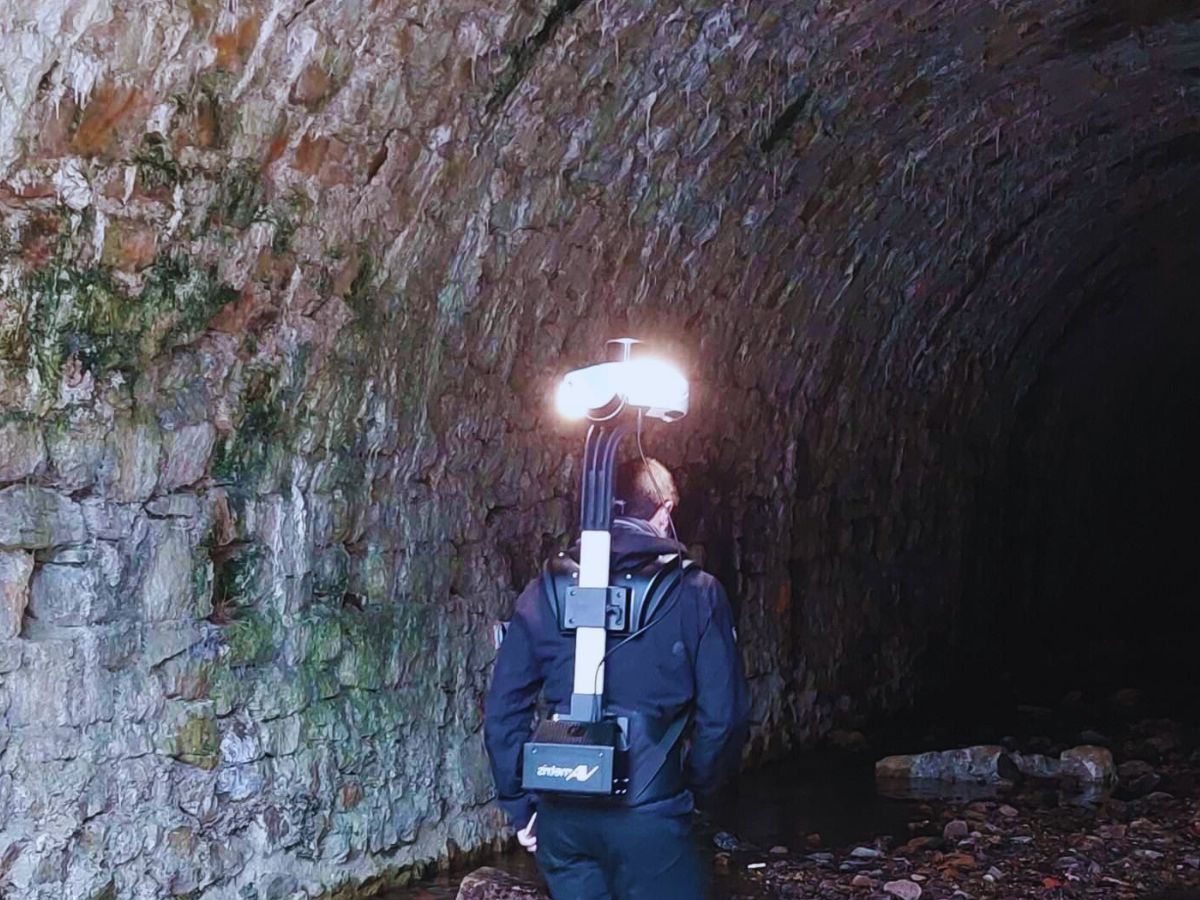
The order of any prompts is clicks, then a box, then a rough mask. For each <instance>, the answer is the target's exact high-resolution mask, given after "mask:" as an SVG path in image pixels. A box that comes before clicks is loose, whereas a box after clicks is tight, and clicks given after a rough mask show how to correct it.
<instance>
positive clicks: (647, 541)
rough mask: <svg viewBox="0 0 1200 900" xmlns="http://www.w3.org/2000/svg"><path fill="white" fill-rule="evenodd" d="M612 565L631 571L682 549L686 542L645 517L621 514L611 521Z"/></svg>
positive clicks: (623, 570)
mask: <svg viewBox="0 0 1200 900" xmlns="http://www.w3.org/2000/svg"><path fill="white" fill-rule="evenodd" d="M611 532H612V564H611V565H612V569H613V571H614V572H628V571H631V570H633V569H638V568H641V567H642V566H644V565H645V564H646V563H648V562H650V561H651V560H653V559H655V558H657V557H659V556H663V555H664V554H668V553H682V552H684V549H683V546H682V545H681V544H679V543H678V542H677V541H673V540H671V539H670V538H665V537H662V536H661V535H659V534H658V532H656V531H655V530H654V529H653V528H651V527H650V523H649V522H647V521H645V520H644V519H633V518H628V517H625V516H620V517H618V518H616V519H613V523H612V529H611Z"/></svg>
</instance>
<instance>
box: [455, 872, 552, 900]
mask: <svg viewBox="0 0 1200 900" xmlns="http://www.w3.org/2000/svg"><path fill="white" fill-rule="evenodd" d="M549 897H550V895H549V894H548V893H547V892H546V891H545V890H544V889H543V888H541V887H540V886H538V885H537V884H535V883H534V882H532V881H527V880H524V879H521V878H517V877H516V876H513V875H510V874H508V873H507V872H504V871H502V870H500V869H493V868H488V867H484V868H482V869H476V870H475V871H474V872H472V873H471V874H470V875H468V876H467V877H466V878H464V879H463V880H462V885H461V886H460V887H459V889H458V900H522V898H528V900H549Z"/></svg>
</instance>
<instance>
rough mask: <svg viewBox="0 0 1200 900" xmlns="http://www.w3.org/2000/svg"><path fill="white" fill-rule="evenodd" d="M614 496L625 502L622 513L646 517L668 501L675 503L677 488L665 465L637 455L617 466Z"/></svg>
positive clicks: (677, 497) (633, 516) (677, 498)
mask: <svg viewBox="0 0 1200 900" xmlns="http://www.w3.org/2000/svg"><path fill="white" fill-rule="evenodd" d="M616 499H618V500H621V501H624V504H625V505H624V507H623V508H622V509H621V515H623V516H629V517H631V518H634V519H649V518H650V517H651V516H653V515H654V513H655V512H656V511H657V510H658V508H659V507H660V506H662V505H663V504H664V503H666V502H667V501H670V502H671V505H672V506H678V505H679V490H678V489H677V488H676V487H675V479H674V478H672V477H671V472H670V470H668V469H667V467H666V466H664V465H663V464H662V463H660V462H659V461H658V460H657V459H645V460H643V459H642V458H640V457H639V458H636V459H631V460H629V462H626V463H622V464H621V465H620V466H618V467H617V484H616Z"/></svg>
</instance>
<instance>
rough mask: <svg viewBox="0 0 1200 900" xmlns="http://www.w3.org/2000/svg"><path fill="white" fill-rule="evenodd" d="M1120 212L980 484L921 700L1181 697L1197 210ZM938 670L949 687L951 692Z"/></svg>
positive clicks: (1197, 555)
mask: <svg viewBox="0 0 1200 900" xmlns="http://www.w3.org/2000/svg"><path fill="white" fill-rule="evenodd" d="M1196 209H1197V207H1196V205H1195V196H1194V195H1192V196H1188V195H1182V196H1180V197H1178V198H1176V199H1175V200H1173V201H1172V202H1171V203H1169V204H1166V205H1164V206H1162V207H1159V208H1157V209H1156V210H1154V211H1152V212H1151V213H1150V214H1146V215H1142V216H1139V217H1138V218H1137V219H1136V220H1134V221H1131V222H1127V223H1124V227H1123V228H1122V229H1120V230H1118V231H1117V232H1116V239H1115V240H1113V241H1111V242H1109V243H1108V244H1106V245H1101V247H1100V248H1098V250H1097V253H1096V254H1095V259H1094V263H1093V264H1092V265H1091V266H1090V267H1089V269H1088V271H1087V273H1086V275H1085V276H1084V278H1083V280H1082V281H1081V282H1080V283H1077V284H1074V285H1058V286H1056V289H1061V290H1062V292H1063V294H1070V293H1072V292H1074V293H1075V294H1076V295H1077V296H1078V297H1079V300H1080V302H1079V303H1078V306H1077V312H1076V313H1075V315H1074V316H1073V317H1072V319H1071V320H1070V322H1069V323H1068V325H1067V326H1066V327H1065V328H1064V329H1063V331H1062V333H1061V335H1060V336H1059V338H1058V340H1057V341H1056V342H1055V344H1054V345H1053V347H1052V349H1051V351H1050V353H1049V354H1048V355H1047V356H1046V358H1045V360H1044V362H1043V363H1042V364H1041V366H1040V369H1039V371H1038V374H1037V377H1036V380H1035V381H1034V382H1033V384H1032V385H1031V386H1030V388H1029V390H1028V391H1027V392H1026V394H1025V395H1024V396H1023V398H1022V399H1021V401H1020V403H1019V406H1018V408H1017V410H1016V414H1015V417H1014V420H1013V422H1014V425H1013V428H1012V430H1011V433H1010V434H1009V435H1008V436H1007V439H1006V440H1005V441H1004V442H1003V446H1002V449H1001V450H1000V452H999V458H1000V462H999V463H998V465H996V466H995V467H994V468H993V469H992V471H990V472H989V473H988V475H987V476H986V477H985V478H984V479H983V482H984V483H983V485H982V486H981V488H980V491H979V497H980V509H979V513H978V515H979V519H978V523H979V524H978V527H977V531H976V532H975V540H973V541H971V542H969V543H968V547H969V550H968V554H969V555H972V556H973V558H972V559H969V560H968V561H967V570H968V571H969V572H971V573H972V576H971V577H970V578H969V580H968V583H967V584H968V586H967V588H966V590H965V596H964V599H963V619H962V634H961V637H960V643H959V646H958V647H957V648H956V650H955V651H954V652H951V653H949V654H947V655H945V656H940V655H939V658H938V659H937V660H935V661H932V662H931V663H930V665H932V666H933V667H934V668H935V669H937V670H939V671H937V672H936V674H931V676H930V677H929V685H930V687H929V696H930V697H942V698H944V696H945V694H946V693H947V692H948V693H952V694H958V695H972V696H975V697H979V696H989V695H994V696H1002V697H1004V698H1005V700H1006V701H1016V702H1027V703H1041V704H1045V705H1047V706H1051V707H1053V706H1056V705H1057V704H1058V703H1059V702H1060V701H1061V699H1062V698H1063V697H1064V696H1067V695H1069V694H1071V692H1075V691H1078V692H1083V694H1084V695H1085V696H1086V697H1088V698H1090V699H1093V700H1100V699H1102V698H1107V697H1109V696H1111V695H1112V694H1113V693H1114V692H1116V691H1118V690H1120V689H1123V688H1136V689H1141V690H1144V691H1146V692H1147V693H1149V694H1152V695H1153V696H1154V697H1156V698H1157V701H1156V702H1157V704H1158V711H1159V712H1161V713H1162V714H1164V715H1167V714H1174V715H1185V714H1186V713H1187V711H1188V710H1189V709H1193V708H1194V701H1195V694H1196V689H1197V678H1196V649H1195V638H1196V636H1197V634H1200V604H1198V603H1197V601H1198V599H1200V591H1198V590H1197V576H1198V572H1197V561H1198V560H1200V532H1198V527H1197V510H1198V508H1200V472H1198V469H1197V466H1198V462H1200V427H1198V426H1197V410H1198V408H1200V306H1198V305H1197V303H1196V284H1197V277H1198V275H1200V272H1198V271H1197V267H1198V266H1200V255H1198V254H1197V247H1198V246H1200V217H1197V215H1196ZM947 682H949V683H950V684H952V685H953V686H952V687H948V685H947Z"/></svg>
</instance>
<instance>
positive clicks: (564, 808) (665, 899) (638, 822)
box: [537, 803, 708, 900]
mask: <svg viewBox="0 0 1200 900" xmlns="http://www.w3.org/2000/svg"><path fill="white" fill-rule="evenodd" d="M537 841H538V849H537V862H538V868H540V869H541V870H542V874H543V875H544V876H545V877H546V883H547V884H548V885H549V886H550V895H551V896H552V897H553V898H554V900H650V898H653V900H703V898H705V897H707V896H708V885H707V883H706V882H707V879H706V878H705V877H704V872H703V868H702V866H701V865H700V858H699V854H698V853H697V849H696V845H695V842H694V841H693V839H692V825H691V817H690V816H687V817H682V816H661V815H655V814H654V813H650V812H638V811H637V810H632V809H609V808H604V807H596V806H578V805H570V804H554V805H551V804H548V803H543V804H542V806H541V807H540V808H539V810H538V819H537Z"/></svg>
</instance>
